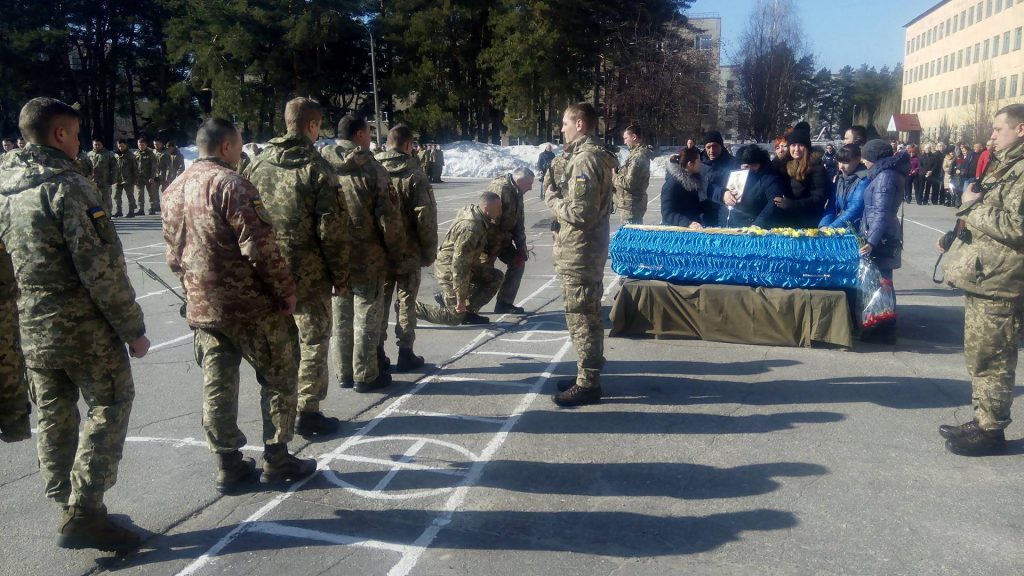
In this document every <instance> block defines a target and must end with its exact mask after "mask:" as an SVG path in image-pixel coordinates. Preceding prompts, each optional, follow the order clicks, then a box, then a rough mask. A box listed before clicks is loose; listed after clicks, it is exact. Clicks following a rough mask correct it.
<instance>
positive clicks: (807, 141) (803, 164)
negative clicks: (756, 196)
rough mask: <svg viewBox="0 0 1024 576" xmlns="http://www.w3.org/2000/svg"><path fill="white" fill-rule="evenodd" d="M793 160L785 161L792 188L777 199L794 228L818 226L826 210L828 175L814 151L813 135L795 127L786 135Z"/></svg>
mask: <svg viewBox="0 0 1024 576" xmlns="http://www.w3.org/2000/svg"><path fill="white" fill-rule="evenodd" d="M787 140H788V141H789V156H790V159H789V161H788V162H786V175H788V176H789V191H788V193H787V194H786V196H785V197H783V198H779V199H777V200H776V201H775V205H776V206H778V207H779V209H780V210H781V212H782V214H781V216H782V219H783V220H784V222H785V224H786V225H788V226H791V227H793V228H817V227H818V222H820V221H821V217H822V215H823V214H824V213H825V202H826V200H827V199H828V178H827V177H826V175H825V166H824V165H823V164H822V163H821V157H820V155H818V154H816V153H815V154H812V152H811V135H810V134H809V133H807V132H804V131H803V130H793V131H792V132H790V133H789V137H788V138H787Z"/></svg>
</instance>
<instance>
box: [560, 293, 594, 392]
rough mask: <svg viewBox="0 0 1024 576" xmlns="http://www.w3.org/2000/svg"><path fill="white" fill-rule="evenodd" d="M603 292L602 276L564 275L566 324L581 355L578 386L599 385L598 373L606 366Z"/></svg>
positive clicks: (578, 364)
mask: <svg viewBox="0 0 1024 576" xmlns="http://www.w3.org/2000/svg"><path fill="white" fill-rule="evenodd" d="M603 295H604V287H603V286H602V283H601V281H600V280H598V281H581V280H577V279H567V278H562V298H563V299H564V301H565V325H566V327H567V328H568V330H569V338H571V339H572V344H573V347H575V348H576V356H577V357H578V358H579V359H578V360H577V361H576V384H577V385H579V386H599V385H600V381H599V376H600V374H601V368H603V367H604V325H603V323H602V320H601V297H602V296H603Z"/></svg>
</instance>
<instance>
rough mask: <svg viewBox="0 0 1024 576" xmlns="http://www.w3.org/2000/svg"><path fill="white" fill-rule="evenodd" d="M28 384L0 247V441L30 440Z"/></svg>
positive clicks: (13, 289) (10, 269) (14, 297)
mask: <svg viewBox="0 0 1024 576" xmlns="http://www.w3.org/2000/svg"><path fill="white" fill-rule="evenodd" d="M28 414H29V403H28V381H27V380H26V379H25V361H24V360H23V358H22V356H21V339H20V337H19V336H18V286H17V284H16V283H15V281H14V266H13V264H12V263H11V255H10V254H8V253H7V250H6V248H4V247H3V245H2V244H0V440H3V441H4V442H17V441H19V440H25V439H27V438H29V436H30V432H29V430H30V423H29V419H28Z"/></svg>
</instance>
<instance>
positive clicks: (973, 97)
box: [971, 84, 978, 104]
mask: <svg viewBox="0 0 1024 576" xmlns="http://www.w3.org/2000/svg"><path fill="white" fill-rule="evenodd" d="M977 99H978V86H977V85H976V84H971V104H974V103H975V102H976V101H977Z"/></svg>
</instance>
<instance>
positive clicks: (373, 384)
mask: <svg viewBox="0 0 1024 576" xmlns="http://www.w3.org/2000/svg"><path fill="white" fill-rule="evenodd" d="M390 385H391V374H390V373H388V372H381V373H380V374H377V377H376V378H374V379H373V380H370V381H369V382H356V383H355V386H354V389H355V391H356V392H359V393H360V394H364V393H366V392H372V391H374V390H379V389H381V388H384V387H386V386H390Z"/></svg>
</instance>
